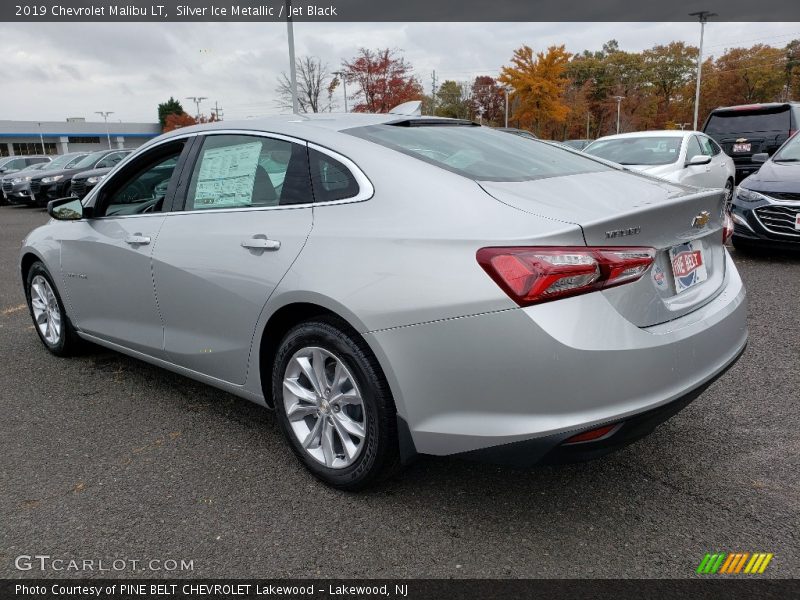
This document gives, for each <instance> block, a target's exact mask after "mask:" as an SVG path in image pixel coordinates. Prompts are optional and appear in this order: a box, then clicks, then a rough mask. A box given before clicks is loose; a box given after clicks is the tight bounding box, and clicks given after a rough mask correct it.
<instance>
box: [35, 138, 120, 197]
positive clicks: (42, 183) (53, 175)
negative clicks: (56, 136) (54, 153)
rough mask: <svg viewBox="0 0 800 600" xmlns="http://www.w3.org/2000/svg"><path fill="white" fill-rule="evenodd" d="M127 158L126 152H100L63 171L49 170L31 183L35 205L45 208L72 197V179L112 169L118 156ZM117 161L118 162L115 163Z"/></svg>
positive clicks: (86, 155) (71, 164)
mask: <svg viewBox="0 0 800 600" xmlns="http://www.w3.org/2000/svg"><path fill="white" fill-rule="evenodd" d="M120 155H122V156H125V151H124V150H100V151H98V152H92V153H91V154H89V153H85V152H84V153H83V157H82V158H81V159H80V160H79V161H77V162H74V163H70V164H69V165H68V166H66V167H63V168H61V169H58V170H56V169H48V170H47V171H45V172H43V173H42V174H41V175H37V176H36V177H34V178H33V179H31V182H30V189H31V193H32V198H33V203H34V204H37V205H39V206H44V205H45V204H47V202H48V201H50V200H54V199H56V198H64V197H66V196H70V195H71V190H70V185H71V184H72V177H73V175H76V174H78V173H82V172H83V171H88V170H90V169H101V168H105V167H111V166H113V165H114V164H116V162H119V160H120V158H117V157H118V156H120ZM114 161H116V162H114Z"/></svg>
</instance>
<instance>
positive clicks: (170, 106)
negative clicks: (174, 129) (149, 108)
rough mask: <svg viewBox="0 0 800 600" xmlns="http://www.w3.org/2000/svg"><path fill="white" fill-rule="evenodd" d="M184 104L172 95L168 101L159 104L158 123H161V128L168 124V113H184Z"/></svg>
mask: <svg viewBox="0 0 800 600" xmlns="http://www.w3.org/2000/svg"><path fill="white" fill-rule="evenodd" d="M183 112H184V111H183V106H181V103H180V102H178V101H177V100H175V98H173V97H172V96H170V97H169V100H167V101H166V102H162V103H161V104H159V105H158V123H159V124H160V125H161V129H162V130H163V129H164V128H165V127H166V126H167V116H168V115H180V114H183Z"/></svg>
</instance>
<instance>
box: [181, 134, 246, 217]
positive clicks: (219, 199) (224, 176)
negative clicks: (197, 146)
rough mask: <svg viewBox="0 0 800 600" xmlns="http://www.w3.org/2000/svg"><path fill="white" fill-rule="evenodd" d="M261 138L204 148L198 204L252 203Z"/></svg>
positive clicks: (212, 206) (221, 205) (199, 205)
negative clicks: (231, 144) (220, 146)
mask: <svg viewBox="0 0 800 600" xmlns="http://www.w3.org/2000/svg"><path fill="white" fill-rule="evenodd" d="M260 154H261V142H247V143H245V144H236V145H234V146H224V147H222V148H211V149H208V150H205V151H204V152H203V160H202V162H201V164H200V172H199V174H198V177H197V191H196V192H195V196H194V206H195V208H220V207H227V206H249V205H250V204H251V203H252V198H253V186H254V185H255V180H256V167H257V165H258V157H259V155H260Z"/></svg>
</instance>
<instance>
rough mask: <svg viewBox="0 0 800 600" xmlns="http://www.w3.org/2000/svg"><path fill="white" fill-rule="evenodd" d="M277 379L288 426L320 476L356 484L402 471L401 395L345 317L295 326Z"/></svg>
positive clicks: (279, 358)
mask: <svg viewBox="0 0 800 600" xmlns="http://www.w3.org/2000/svg"><path fill="white" fill-rule="evenodd" d="M272 382H273V383H272V388H273V389H272V393H273V399H274V402H275V410H276V412H277V415H278V421H279V423H280V425H281V429H282V430H283V432H284V434H285V435H286V437H287V439H288V440H289V443H290V445H291V447H292V450H293V451H294V453H295V454H296V455H297V457H298V458H299V459H300V461H301V462H303V464H304V465H305V466H306V468H308V470H309V471H311V472H312V473H313V474H314V475H315V476H317V477H318V478H319V479H321V480H322V481H324V482H325V483H327V484H329V485H332V486H334V487H338V488H342V489H349V490H355V489H359V488H363V487H366V486H367V485H369V484H371V483H374V482H376V481H379V480H381V479H384V478H386V477H388V476H390V475H391V474H392V473H394V472H395V471H396V470H397V468H398V467H399V447H398V440H397V422H396V411H395V406H394V401H393V400H392V396H391V393H390V392H389V388H388V385H387V384H386V381H385V379H384V377H383V374H382V373H381V370H380V367H379V365H378V363H377V360H376V359H375V357H374V356H373V355H372V353H371V352H370V350H369V348H368V347H367V345H366V343H365V342H364V340H363V339H361V338H360V337H359V336H358V335H357V334H355V332H351V331H350V330H349V328H347V327H346V326H345V325H344V324H343V323H340V322H338V321H336V320H332V319H331V320H328V319H320V320H314V321H310V322H306V323H302V324H300V325H297V326H296V327H294V328H293V329H291V330H290V331H289V332H288V333H287V334H286V336H285V337H284V338H283V341H282V342H281V344H280V347H279V349H278V352H277V355H276V358H275V363H274V366H273V373H272Z"/></svg>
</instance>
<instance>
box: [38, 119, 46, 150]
mask: <svg viewBox="0 0 800 600" xmlns="http://www.w3.org/2000/svg"><path fill="white" fill-rule="evenodd" d="M39 143H41V144H42V154H47V152H45V150H44V136H43V135H42V124H41V123H39Z"/></svg>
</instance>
